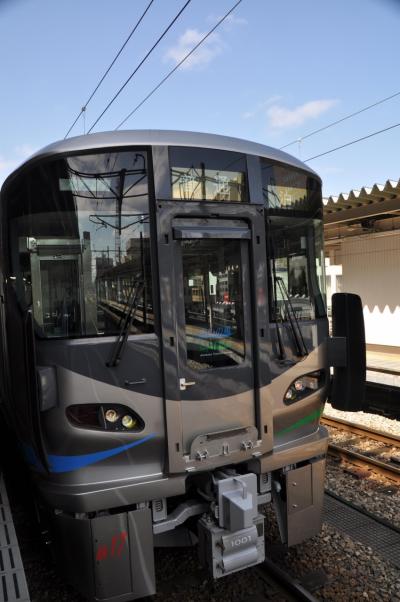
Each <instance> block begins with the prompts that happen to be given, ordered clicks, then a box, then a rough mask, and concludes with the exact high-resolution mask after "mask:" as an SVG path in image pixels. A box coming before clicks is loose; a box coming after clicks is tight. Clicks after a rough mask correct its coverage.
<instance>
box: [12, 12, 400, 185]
mask: <svg viewBox="0 0 400 602" xmlns="http://www.w3.org/2000/svg"><path fill="white" fill-rule="evenodd" d="M148 2H149V0H113V2H110V1H109V0H107V1H106V0H0V66H1V67H0V73H1V83H0V108H1V111H0V183H1V182H2V181H3V180H4V179H5V178H6V176H7V175H8V174H9V173H10V172H11V171H12V170H13V169H15V167H16V166H17V165H19V164H20V163H21V162H22V161H23V160H25V159H26V158H27V157H29V155H31V154H32V153H33V152H35V151H37V150H39V149H40V148H42V147H43V146H46V145H47V144H50V143H51V142H55V141H56V140H60V139H62V138H64V136H65V135H66V133H67V131H68V129H69V128H70V126H71V124H72V123H73V121H74V120H75V118H76V117H77V115H78V114H79V112H80V110H81V107H82V106H84V105H85V103H86V101H87V100H88V98H89V96H90V95H91V93H92V92H93V90H94V88H95V87H96V85H97V84H98V82H99V80H100V78H101V77H102V75H103V74H104V72H105V71H106V69H107V67H108V66H109V65H110V63H111V61H112V60H113V58H114V57H115V55H116V53H117V52H118V50H119V49H120V47H121V46H122V44H123V42H124V41H125V40H126V38H127V37H128V35H129V33H130V31H131V30H132V28H133V26H134V25H135V23H136V22H137V20H138V19H139V17H140V15H141V14H142V13H143V11H144V9H145V7H146V6H147V5H148ZM184 4H185V0H154V1H153V3H152V5H151V7H150V9H149V11H148V12H147V14H146V16H145V17H144V19H143V21H142V22H141V24H140V25H139V27H138V29H137V30H136V32H135V34H134V35H133V36H132V38H131V39H130V41H129V42H128V44H127V45H126V47H125V49H124V50H123V52H122V53H121V56H120V57H119V59H118V60H117V62H116V63H115V65H114V66H113V68H112V70H111V71H110V73H109V74H108V76H107V77H106V79H105V80H104V82H103V83H102V85H101V86H100V88H99V90H98V91H97V93H96V94H95V96H94V97H93V99H92V100H91V101H90V103H89V104H88V105H87V109H86V112H85V119H83V117H82V116H81V117H80V119H79V120H78V122H77V124H76V125H75V127H74V128H73V130H72V131H71V133H70V136H73V135H81V134H83V133H84V132H86V131H87V130H88V129H90V127H91V125H92V124H93V123H94V122H95V121H96V119H97V118H98V117H99V115H100V114H101V113H102V111H103V110H104V109H105V107H106V106H107V104H108V103H109V101H110V100H111V99H112V98H113V96H114V95H115V93H116V92H117V90H118V89H119V88H120V87H121V85H122V84H123V83H124V82H125V81H126V79H127V78H128V77H129V75H130V74H131V73H132V71H133V70H134V69H135V67H136V66H137V65H138V63H139V62H140V61H141V59H142V58H143V57H144V56H145V54H146V53H147V52H148V50H149V49H150V48H151V46H152V45H153V44H154V42H155V41H156V39H157V38H158V36H159V35H160V34H161V33H162V31H163V30H164V29H165V28H166V27H167V25H168V24H169V23H170V21H171V20H172V19H173V17H174V16H175V15H176V14H177V12H178V11H179V10H180V9H181V7H182V6H183V5H184ZM234 4H235V0H192V1H191V2H190V3H189V5H188V6H187V7H186V9H185V10H184V11H183V13H182V15H181V16H180V17H179V19H178V20H177V21H176V22H175V24H174V25H173V27H172V28H171V29H170V30H169V32H168V33H167V35H166V36H165V38H164V39H163V40H162V42H161V43H160V44H159V45H158V46H157V48H156V49H155V51H154V52H153V53H152V54H151V56H150V58H149V59H148V60H147V61H146V62H145V63H144V65H143V66H142V67H141V68H140V69H139V71H138V72H137V74H136V75H135V76H134V77H133V78H132V80H131V81H130V82H129V83H128V84H127V86H126V87H125V89H124V90H123V92H122V93H121V94H120V95H119V97H118V98H117V99H116V101H115V102H114V103H113V104H112V105H111V107H110V108H109V110H107V111H106V113H105V114H104V116H103V117H102V118H101V120H100V121H99V122H98V123H97V124H96V126H95V127H94V129H93V131H94V132H95V131H109V130H113V129H115V128H116V127H117V126H118V124H119V123H120V122H121V121H122V120H123V119H124V118H125V117H126V116H127V115H128V114H129V113H130V112H131V111H132V109H133V108H134V107H135V106H136V105H137V104H138V103H139V102H140V101H141V100H142V99H143V98H144V97H145V96H146V95H147V94H148V92H150V91H151V90H152V88H153V87H154V86H155V85H156V84H157V83H158V82H159V81H160V80H161V79H162V78H163V77H164V75H166V74H167V73H168V71H169V70H171V69H172V68H173V67H174V66H175V65H176V64H177V62H178V61H179V60H180V59H181V58H182V57H183V56H184V55H185V54H186V53H187V52H188V51H189V50H190V49H191V48H192V47H193V46H194V45H195V44H196V43H197V42H198V41H199V40H200V39H201V37H202V36H203V35H204V34H205V33H206V32H207V31H208V30H209V29H211V28H212V27H213V25H214V24H215V23H216V22H217V21H218V20H219V18H220V17H221V16H223V15H224V14H225V13H226V12H227V11H228V10H229V9H230V8H231V7H232V6H233V5H234ZM399 26H400V0H335V1H328V0H301V1H299V0H275V1H273V0H242V2H241V3H240V4H239V6H238V7H237V8H236V9H235V11H234V12H233V13H232V14H231V16H230V17H229V18H228V19H227V20H226V21H225V22H224V23H223V24H222V25H221V26H220V27H219V28H218V29H217V30H216V32H215V33H214V34H213V35H212V36H210V37H209V38H208V39H207V41H206V42H205V43H204V44H203V45H202V46H200V48H199V49H198V50H197V51H196V52H195V53H194V54H193V55H192V56H191V58H190V59H189V60H188V61H187V62H186V63H184V64H183V65H182V66H181V67H180V68H179V69H178V70H177V71H176V72H175V73H174V74H173V75H172V77H171V78H169V80H168V81H167V82H166V83H165V84H164V85H163V86H162V87H161V88H160V89H159V90H158V91H157V92H156V93H155V94H154V95H153V96H152V97H151V98H150V99H149V100H148V101H146V102H145V103H144V104H143V106H142V107H141V108H140V109H138V110H137V111H136V113H135V114H134V115H133V116H132V117H131V118H130V119H129V120H128V121H127V122H126V123H125V124H124V126H123V129H148V128H150V129H177V130H192V131H201V132H212V133H216V134H224V135H229V136H236V137H239V138H245V139H248V140H253V141H256V142H260V143H262V144H266V145H269V146H273V147H278V148H279V147H281V146H284V145H286V144H288V143H289V142H292V141H298V142H295V144H293V145H291V146H289V147H288V148H286V149H285V150H286V151H287V152H290V153H291V154H293V155H295V156H296V157H299V158H300V159H302V160H303V161H306V160H307V159H310V158H311V157H314V156H315V155H319V154H320V153H324V152H325V151H328V150H330V149H332V148H335V147H337V146H341V145H343V144H346V143H348V142H350V141H352V140H355V139H357V138H360V137H363V136H366V135H368V134H370V133H373V132H375V131H377V130H381V129H384V128H387V127H389V126H392V125H394V124H396V123H399V122H400V94H399V95H398V96H396V97H395V98H393V99H391V100H389V101H387V102H384V103H382V104H380V105H378V106H377V107H375V108H372V109H370V110H368V111H365V112H363V113H361V114H360V115H358V116H356V117H353V118H351V119H348V120H346V121H344V122H343V123H340V124H338V125H336V126H334V127H331V128H329V129H327V130H325V131H323V132H320V133H319V134H316V135H313V136H311V137H309V138H307V139H304V140H301V139H302V137H304V136H306V135H308V134H309V133H310V132H313V131H315V130H317V129H319V128H322V127H324V126H326V125H328V124H330V123H332V122H334V121H336V120H339V119H341V118H342V117H344V116H346V115H348V114H350V113H353V112H356V111H358V110H359V109H362V108H364V107H366V106H368V105H370V104H373V103H375V102H377V101H378V100H380V99H383V98H385V97H388V96H391V95H393V94H396V93H397V92H400V79H399V77H398V73H399V58H400V56H399V55H400V46H399V41H398V35H399V34H398V32H399ZM299 140H300V141H299ZM399 159H400V127H395V128H393V129H391V130H390V131H387V132H384V133H382V134H380V135H377V136H374V137H371V138H369V139H368V140H364V141H362V142H359V143H357V144H354V145H352V146H348V147H347V148H344V149H341V150H338V151H336V152H332V153H329V154H327V155H325V156H323V157H320V158H316V159H314V160H310V161H308V165H310V167H312V168H313V169H314V170H315V171H316V172H317V173H318V174H319V175H320V176H321V178H322V180H323V194H324V196H329V195H337V194H339V193H341V192H349V191H350V190H351V189H359V188H361V187H362V186H372V185H373V184H374V183H385V181H386V180H388V179H391V180H396V181H397V180H398V179H399V178H400V161H399Z"/></svg>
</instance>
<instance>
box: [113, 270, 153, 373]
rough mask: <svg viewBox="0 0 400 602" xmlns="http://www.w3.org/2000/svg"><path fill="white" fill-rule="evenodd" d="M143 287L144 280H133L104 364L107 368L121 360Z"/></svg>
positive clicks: (116, 364)
mask: <svg viewBox="0 0 400 602" xmlns="http://www.w3.org/2000/svg"><path fill="white" fill-rule="evenodd" d="M143 289H144V281H143V280H135V281H134V283H133V285H132V288H131V292H130V294H129V298H128V302H127V304H126V306H125V309H126V314H125V316H124V317H123V318H122V319H121V322H120V330H119V333H118V336H117V339H116V341H115V343H114V346H113V348H112V351H111V356H110V360H109V361H108V362H107V364H106V365H107V366H108V367H109V368H113V367H115V366H118V364H119V362H120V361H121V358H122V354H123V352H124V349H125V345H126V341H127V339H128V336H129V332H130V330H131V326H132V322H133V320H134V319H135V314H136V310H137V307H138V304H139V299H140V297H141V295H142V293H143Z"/></svg>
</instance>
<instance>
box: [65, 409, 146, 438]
mask: <svg viewBox="0 0 400 602" xmlns="http://www.w3.org/2000/svg"><path fill="white" fill-rule="evenodd" d="M66 415H67V418H68V420H69V422H70V423H71V424H72V425H73V426H78V427H80V428H86V429H96V430H100V431H108V432H116V431H119V432H124V431H125V432H126V431H130V432H132V433H133V432H138V431H142V430H143V429H144V426H145V425H144V421H143V420H142V418H141V417H140V416H139V415H138V414H136V412H134V411H133V410H132V409H131V408H129V407H127V406H124V405H122V404H112V405H111V404H107V405H102V404H100V403H80V404H77V405H72V406H68V407H67V409H66Z"/></svg>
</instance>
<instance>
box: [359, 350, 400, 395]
mask: <svg viewBox="0 0 400 602" xmlns="http://www.w3.org/2000/svg"><path fill="white" fill-rule="evenodd" d="M367 382H374V383H379V384H382V385H389V386H391V387H400V351H399V352H398V353H397V352H386V351H371V350H367Z"/></svg>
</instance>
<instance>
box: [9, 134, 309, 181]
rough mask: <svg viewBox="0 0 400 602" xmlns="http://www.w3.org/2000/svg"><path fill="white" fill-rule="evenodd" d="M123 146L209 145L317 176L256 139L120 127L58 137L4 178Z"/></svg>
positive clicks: (294, 160) (202, 146) (291, 157)
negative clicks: (41, 163) (44, 162)
mask: <svg viewBox="0 0 400 602" xmlns="http://www.w3.org/2000/svg"><path fill="white" fill-rule="evenodd" d="M126 146H190V147H197V148H212V149H218V150H226V151H233V152H238V153H244V154H248V155H257V156H259V157H264V158H267V159H272V160H274V161H279V162H281V163H286V164H288V165H291V166H292V167H297V168H299V169H303V170H306V171H309V172H311V173H312V174H314V175H315V176H317V177H318V174H316V173H315V172H314V171H313V170H312V169H311V168H310V167H309V166H308V165H306V164H305V163H303V162H302V161H300V160H299V159H297V158H296V157H293V156H292V155H289V154H288V153H285V152H283V151H281V150H279V149H276V148H273V147H271V146H265V145H264V144H259V143H258V142H251V141H249V140H243V139H241V138H233V137H230V136H221V135H219V134H207V133H202V132H186V131H179V130H122V131H114V132H97V133H95V134H88V135H85V136H74V137H72V138H67V139H65V140H60V141H58V142H54V143H52V144H49V145H48V146H45V147H44V148H42V149H41V150H39V151H38V152H36V153H35V154H34V155H32V156H31V157H29V159H27V160H26V161H24V162H23V163H22V164H21V165H20V166H19V167H18V168H17V170H16V171H14V172H13V173H12V174H10V176H9V177H8V178H7V179H6V181H5V183H4V184H6V183H8V180H9V178H11V179H12V178H13V176H15V175H16V174H17V172H19V171H20V170H21V169H24V168H26V167H27V166H28V165H29V164H30V163H36V162H37V161H38V160H40V159H44V158H50V157H52V156H55V155H59V154H61V155H64V154H69V153H77V152H80V151H82V152H84V151H88V150H91V149H93V150H97V149H99V150H100V149H104V148H110V147H111V148H112V147H115V148H121V147H126Z"/></svg>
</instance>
